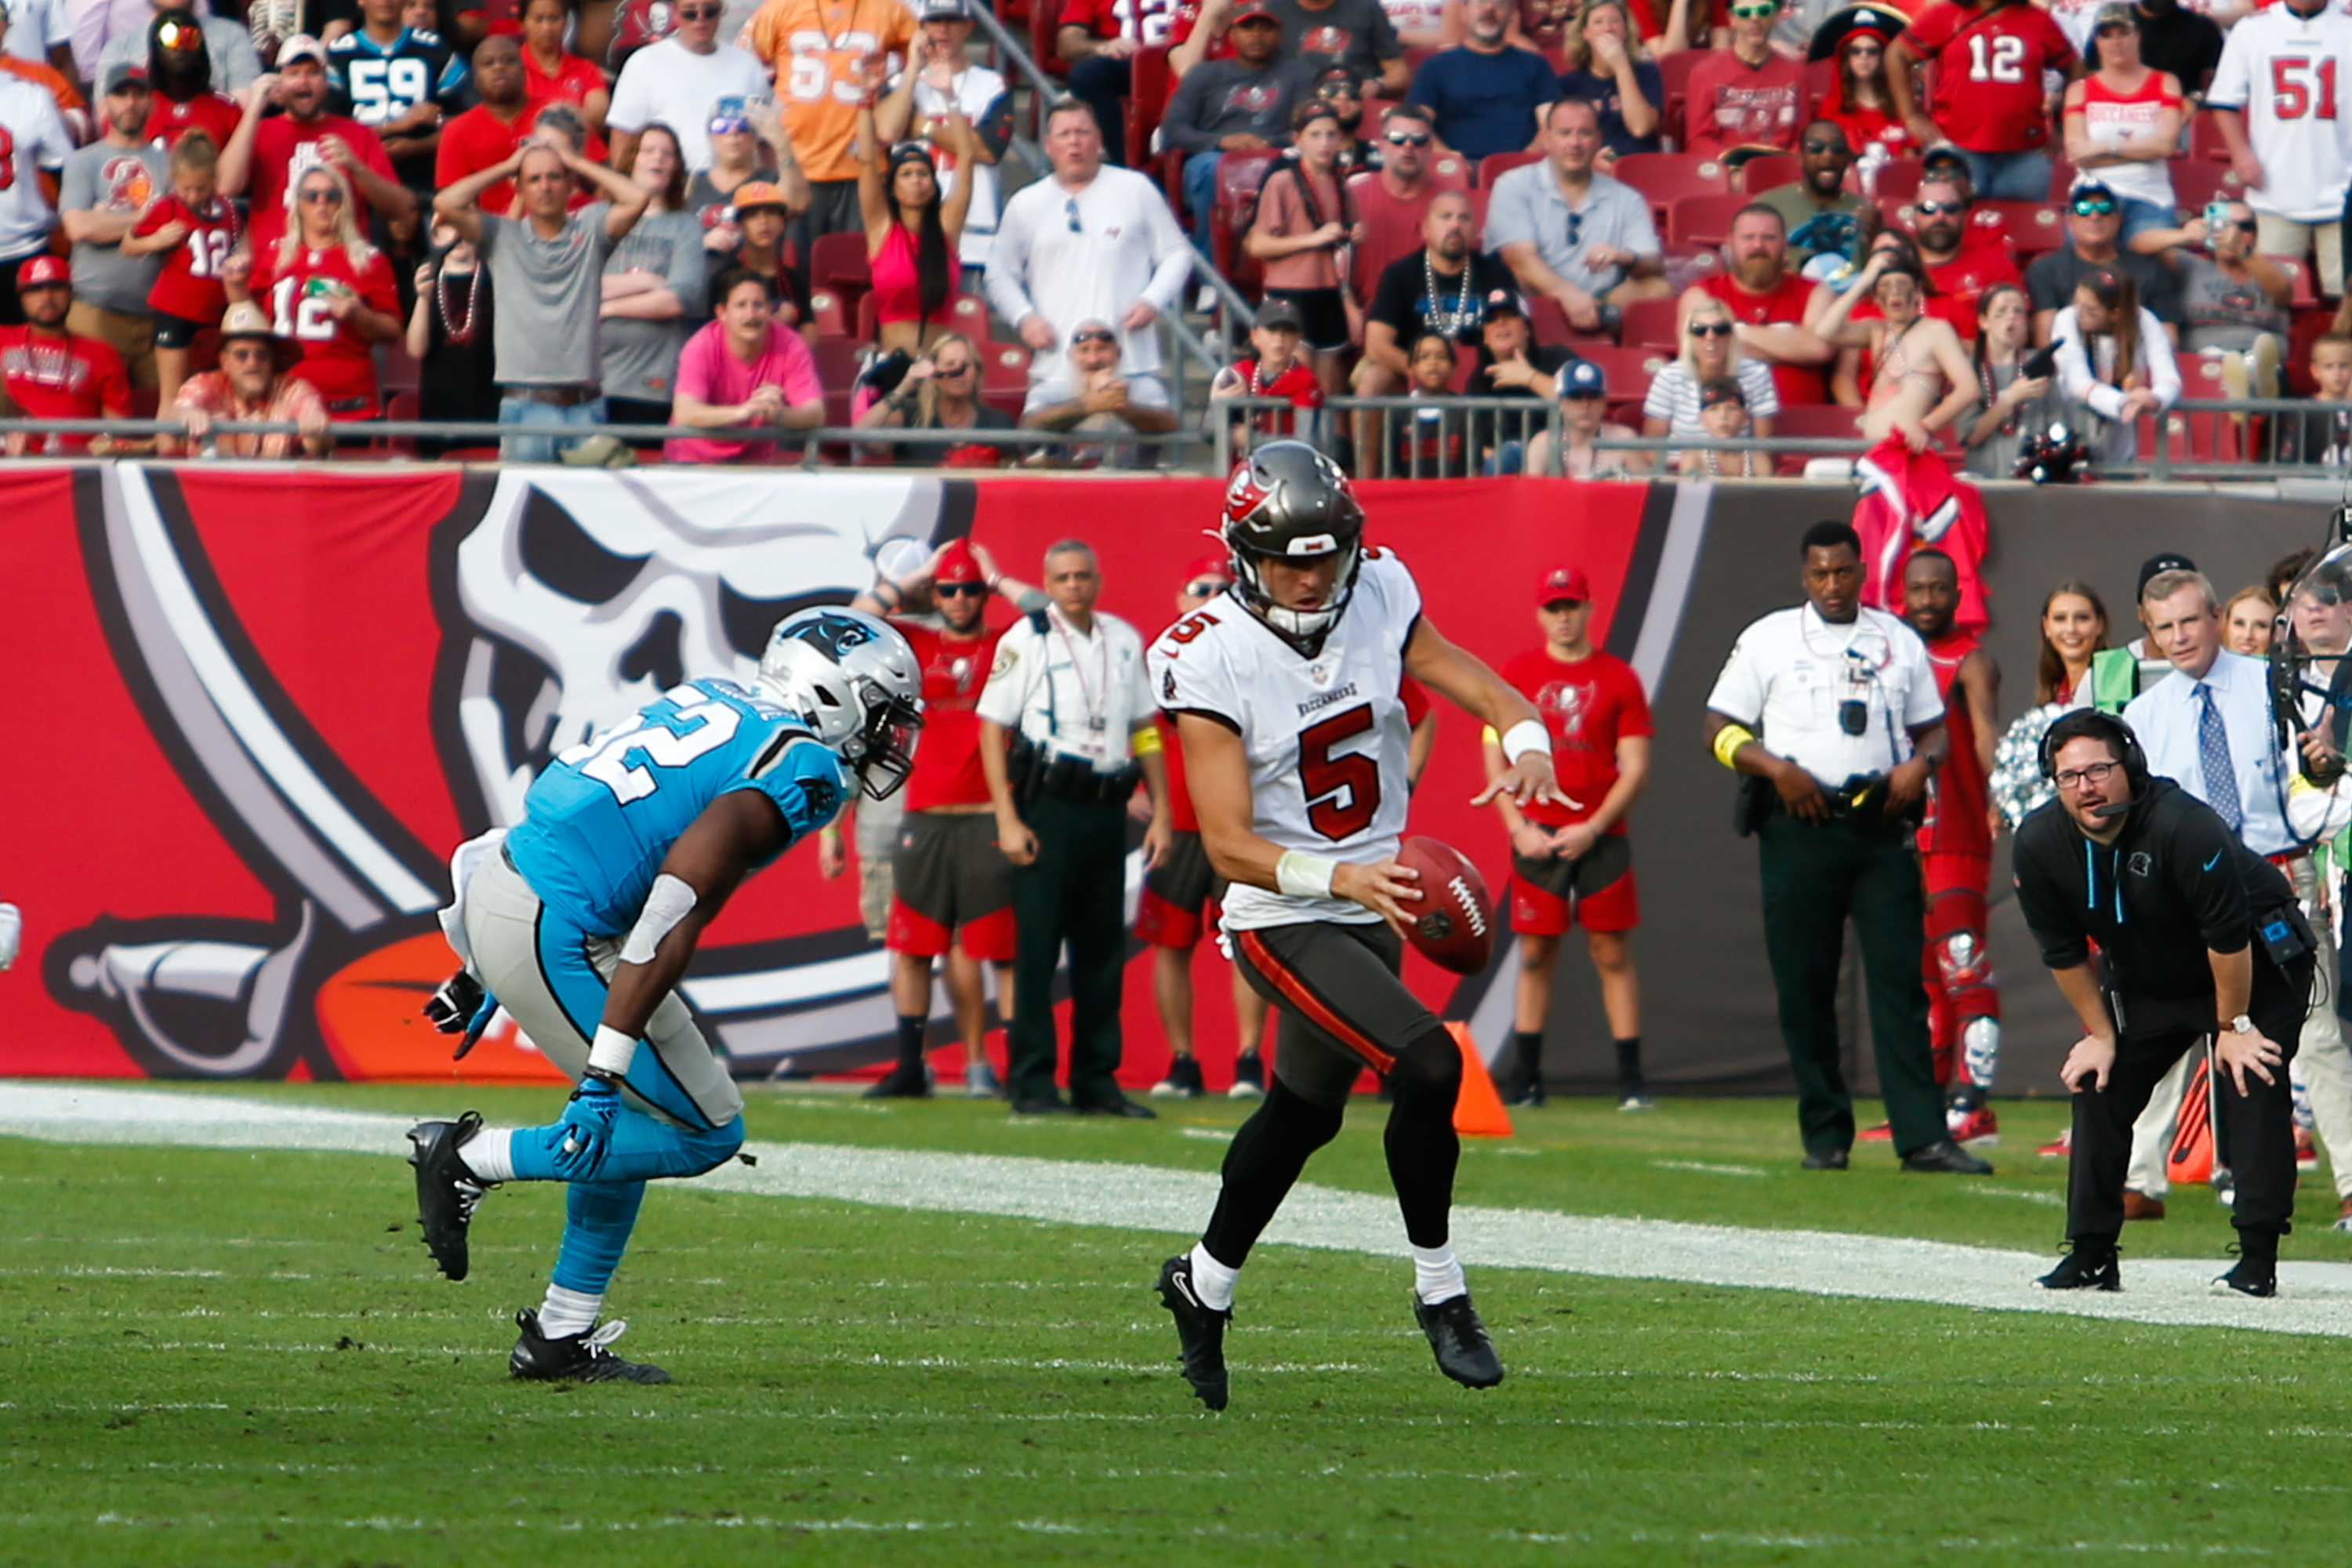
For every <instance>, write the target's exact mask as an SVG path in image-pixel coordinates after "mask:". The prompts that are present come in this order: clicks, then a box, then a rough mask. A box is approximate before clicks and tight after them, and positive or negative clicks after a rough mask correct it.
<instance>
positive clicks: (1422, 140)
mask: <svg viewBox="0 0 2352 1568" xmlns="http://www.w3.org/2000/svg"><path fill="white" fill-rule="evenodd" d="M1381 140H1382V141H1384V142H1387V143H1388V144H1389V145H1390V146H1391V147H1426V146H1428V145H1429V144H1430V142H1432V141H1433V140H1435V138H1433V137H1432V136H1431V135H1430V133H1429V132H1426V131H1391V132H1389V133H1388V134H1387V135H1386V136H1384V137H1382V138H1381Z"/></svg>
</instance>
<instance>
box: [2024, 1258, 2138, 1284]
mask: <svg viewBox="0 0 2352 1568" xmlns="http://www.w3.org/2000/svg"><path fill="white" fill-rule="evenodd" d="M2034 1283H2035V1284H2036V1285H2039V1286H2041V1287H2042V1289H2044V1290H2120V1289H2123V1288H2124V1270H2123V1265H2122V1264H2121V1263H2120V1262H2119V1261H2118V1260H2117V1259H2116V1254H2115V1249H2114V1248H2112V1247H2096V1248H2092V1247H2076V1248H2074V1251H2072V1252H2069V1253H2068V1254H2067V1255H2066V1256H2065V1257H2063V1258H2060V1259H2059V1260H2058V1267H2057V1268H2053V1269H2052V1270H2051V1271H2050V1272H2049V1273H2047V1274H2044V1275H2043V1276H2042V1278H2041V1279H2036V1280H2035V1281H2034Z"/></svg>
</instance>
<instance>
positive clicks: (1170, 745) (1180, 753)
mask: <svg viewBox="0 0 2352 1568" xmlns="http://www.w3.org/2000/svg"><path fill="white" fill-rule="evenodd" d="M1151 722H1152V724H1153V725H1154V727H1156V728H1157V729H1158V730H1159V731H1160V755H1161V756H1162V757H1165V758H1166V759H1167V760H1168V826H1171V827H1172V828H1174V829H1175V830H1176V831H1177V832H1179V833H1198V832H1200V831H1201V817H1200V814H1199V813H1197V812H1195V811H1194V810H1193V809H1192V790H1191V789H1190V788H1189V787H1188V786H1187V785H1186V784H1185V783H1184V748H1183V745H1182V744H1181V742H1179V741H1178V740H1177V738H1176V721H1175V720H1173V719H1171V718H1170V717H1169V716H1168V715H1167V714H1165V713H1154V714H1153V715H1152V716H1151Z"/></svg>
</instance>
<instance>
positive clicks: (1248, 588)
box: [1223, 441, 1364, 658]
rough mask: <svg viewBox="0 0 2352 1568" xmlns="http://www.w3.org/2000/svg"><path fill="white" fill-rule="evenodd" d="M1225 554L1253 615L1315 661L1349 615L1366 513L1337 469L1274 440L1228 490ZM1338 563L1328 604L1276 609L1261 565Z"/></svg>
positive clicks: (1304, 448)
mask: <svg viewBox="0 0 2352 1568" xmlns="http://www.w3.org/2000/svg"><path fill="white" fill-rule="evenodd" d="M1223 536H1224V541H1225V548H1226V549H1227V550H1228V551H1229V552H1232V555H1233V574H1234V594H1235V595H1238V596H1239V597H1240V599H1241V601H1242V603H1243V604H1244V605H1247V606H1248V607H1249V610H1250V613H1251V614H1253V615H1255V616H1257V617H1258V618H1259V619H1260V620H1262V621H1264V622H1265V624H1266V625H1267V626H1271V627H1272V628H1273V629H1274V630H1275V631H1276V632H1277V633H1279V634H1280V635H1281V636H1282V637H1284V638H1285V639H1286V641H1288V642H1290V643H1291V644H1293V645H1294V646H1296V647H1298V648H1299V649H1300V651H1301V652H1304V653H1306V654H1307V656H1308V657H1310V658H1312V657H1313V656H1314V655H1315V654H1316V653H1317V652H1318V651H1319V650H1320V648H1321V647H1322V642H1323V638H1324V637H1325V636H1327V635H1328V633H1329V632H1330V630H1331V628H1332V627H1333V626H1337V625H1339V617H1340V616H1341V615H1343V614H1344V613H1346V611H1347V607H1348V598H1349V595H1350V594H1352V593H1353V592H1354V591H1355V586H1356V574H1357V572H1358V570H1359V569H1360V567H1361V565H1362V563H1363V551H1362V545H1363V541H1364V509H1363V507H1362V506H1360V504H1358V502H1357V500H1356V497H1355V494H1354V492H1353V491H1351V490H1350V489H1349V488H1348V477H1347V475H1345V474H1343V473H1341V472H1340V471H1339V464H1337V463H1335V462H1333V461H1332V460H1331V459H1330V458H1327V457H1325V456H1324V455H1323V454H1322V453H1320V452H1318V451H1317V450H1316V449H1315V448H1314V447H1310V446H1308V445H1307V443H1306V442H1304V441H1271V442H1268V443H1267V444H1265V446H1263V447H1258V448H1256V449H1255V451H1253V452H1251V453H1250V455H1249V456H1248V457H1247V458H1244V459H1243V460H1242V462H1241V464H1240V465H1239V466H1238V467H1236V468H1234V477H1233V479H1232V481H1231V482H1230V483H1228V484H1227V485H1226V486H1225V518H1224V527H1223ZM1332 554H1337V555H1339V556H1340V558H1341V559H1340V563H1339V578H1338V580H1337V581H1336V582H1335V583H1334V584H1333V586H1332V591H1331V601H1330V603H1328V604H1327V605H1319V606H1318V607H1317V608H1315V609H1312V610H1288V609H1284V608H1283V607H1282V606H1281V605H1277V604H1276V603H1275V602H1274V595H1272V594H1271V593H1269V592H1268V591H1267V589H1266V585H1265V579H1264V578H1263V577H1262V576H1261V575H1260V574H1259V572H1258V563H1260V562H1262V561H1265V560H1267V559H1269V558H1274V557H1278V558H1280V559H1283V560H1286V561H1292V562H1299V563H1304V562H1307V561H1313V560H1316V559H1318V558H1320V557H1322V556H1326V555H1332Z"/></svg>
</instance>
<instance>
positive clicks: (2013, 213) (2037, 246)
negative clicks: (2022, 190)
mask: <svg viewBox="0 0 2352 1568" xmlns="http://www.w3.org/2000/svg"><path fill="white" fill-rule="evenodd" d="M1974 210H1976V211H1979V212H1985V211H1990V212H1997V213H1999V214H2000V216H2002V217H2004V218H2006V219H2008V220H2009V242H2010V244H2011V245H2012V246H2014V247H2016V248H2017V253H2018V255H2019V256H2020V257H2028V256H2039V255H2041V254H2042V252H2043V251H2045V250H2056V249H2057V248H2058V247H2061V246H2063V245H2064V244H2065V243H2066V225H2065V223H2064V221H2063V219H2061V218H2060V217H2059V216H2058V209H2057V208H2056V207H2054V206H2052V205H2048V204H2047V203H2044V202H1979V203H1977V204H1976V206H1975V209H1974ZM1905 226H1906V227H1908V226H1909V219H1908V218H1907V217H1906V219H1905Z"/></svg>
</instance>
